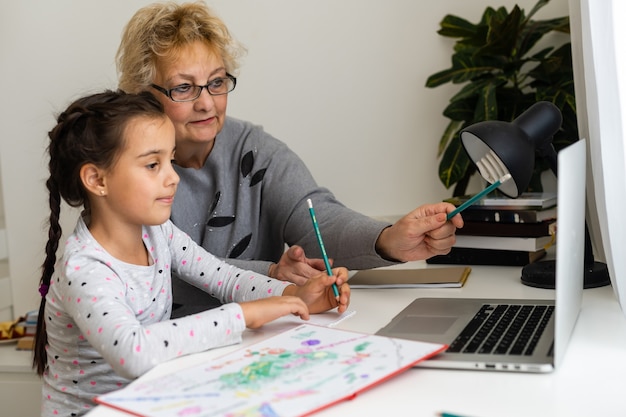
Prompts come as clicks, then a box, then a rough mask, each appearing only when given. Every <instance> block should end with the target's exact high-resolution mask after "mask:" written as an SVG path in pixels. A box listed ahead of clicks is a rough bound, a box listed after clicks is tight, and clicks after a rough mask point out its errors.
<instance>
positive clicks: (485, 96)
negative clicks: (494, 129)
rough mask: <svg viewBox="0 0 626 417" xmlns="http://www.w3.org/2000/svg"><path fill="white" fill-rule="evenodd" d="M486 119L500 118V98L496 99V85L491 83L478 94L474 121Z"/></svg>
mask: <svg viewBox="0 0 626 417" xmlns="http://www.w3.org/2000/svg"><path fill="white" fill-rule="evenodd" d="M484 120H498V100H497V99H496V86H495V85H493V84H491V83H489V84H487V85H485V86H484V87H483V89H482V91H481V92H480V94H479V96H478V102H477V103H476V110H475V112H474V122H480V121H484Z"/></svg>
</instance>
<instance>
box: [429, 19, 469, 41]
mask: <svg viewBox="0 0 626 417" xmlns="http://www.w3.org/2000/svg"><path fill="white" fill-rule="evenodd" d="M439 26H440V28H441V29H439V30H438V31H437V33H438V34H440V35H441V36H446V37H448V38H469V37H472V36H474V35H475V34H476V25H474V24H473V23H470V22H468V21H467V20H465V19H462V18H460V17H457V16H453V15H447V16H445V17H444V18H443V20H442V21H441V22H440V23H439Z"/></svg>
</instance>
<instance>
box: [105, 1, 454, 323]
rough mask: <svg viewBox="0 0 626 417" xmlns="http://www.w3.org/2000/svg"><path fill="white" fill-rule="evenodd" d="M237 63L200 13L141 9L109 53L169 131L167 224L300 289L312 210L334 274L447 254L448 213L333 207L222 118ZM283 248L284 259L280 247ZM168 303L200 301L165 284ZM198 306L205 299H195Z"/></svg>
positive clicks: (260, 135) (226, 40)
mask: <svg viewBox="0 0 626 417" xmlns="http://www.w3.org/2000/svg"><path fill="white" fill-rule="evenodd" d="M243 52H245V51H244V48H243V47H241V46H240V45H239V44H238V43H237V41H236V40H235V39H233V37H231V35H230V33H229V31H228V29H227V27H226V26H225V24H224V23H223V22H222V21H221V20H220V19H219V18H218V17H217V16H216V15H215V14H214V13H213V12H212V11H211V10H210V9H208V8H207V7H206V6H205V5H204V4H202V3H198V2H196V3H187V4H176V3H157V4H152V5H149V6H146V7H144V8H142V9H140V10H139V11H137V13H136V14H135V15H134V16H133V17H132V18H131V20H130V21H129V23H128V24H127V26H126V28H125V30H124V33H123V37H122V42H121V44H120V47H119V50H118V53H117V68H118V73H119V87H120V89H122V90H124V91H127V92H135V93H136V92H140V91H152V92H153V94H155V95H156V97H157V98H158V100H159V101H161V102H162V103H163V106H164V107H165V112H166V113H167V115H168V116H169V117H170V119H171V120H172V122H173V123H174V126H175V131H176V156H175V159H176V161H175V162H176V171H177V173H178V174H179V176H180V184H179V186H178V191H177V194H176V199H175V202H174V206H173V209H172V217H171V219H172V221H173V222H174V223H175V224H176V225H177V226H178V227H179V228H181V229H182V230H183V231H185V232H187V233H188V234H189V235H190V236H191V238H192V239H193V240H194V241H196V242H198V243H199V244H200V245H202V246H203V247H204V248H206V249H207V250H208V251H209V252H211V253H213V254H215V255H216V256H219V257H223V258H228V259H229V263H232V264H234V265H236V266H239V267H241V268H245V269H251V270H256V271H258V272H260V273H263V274H267V275H269V276H271V277H274V278H278V279H282V280H289V281H292V282H295V283H297V284H302V283H303V282H305V280H306V279H307V278H308V277H310V276H312V275H314V274H315V273H316V272H318V271H319V270H323V269H324V263H323V261H322V260H321V259H319V258H308V257H307V256H306V255H309V256H310V255H311V254H319V248H318V246H317V245H318V243H317V241H316V237H315V233H314V230H313V228H312V226H311V219H310V217H309V211H308V207H307V202H306V201H307V199H309V198H310V199H311V200H312V201H313V204H314V206H315V209H316V216H317V220H318V222H319V224H320V226H321V228H322V230H323V233H324V241H325V245H326V249H327V251H328V253H329V254H330V256H331V257H332V258H333V263H334V265H335V266H345V267H347V268H349V269H367V268H373V267H380V266H385V265H391V264H394V263H397V262H405V261H411V260H419V259H426V258H429V257H431V256H434V255H438V254H445V253H448V252H449V250H450V247H451V246H452V245H453V244H454V242H455V235H454V233H455V230H456V227H462V225H463V221H462V219H461V216H455V217H454V218H453V219H452V220H451V221H447V220H446V213H447V212H450V211H452V210H453V209H454V206H452V205H451V204H447V203H438V204H430V205H424V206H421V207H418V208H417V209H415V210H413V211H412V212H410V213H409V214H407V215H406V216H404V217H403V218H402V219H400V220H399V221H398V222H397V223H396V224H394V225H390V224H388V223H384V222H379V221H375V220H373V219H371V218H368V217H366V216H364V215H362V214H359V213H357V212H355V211H353V210H350V209H349V208H347V207H345V206H344V205H342V204H341V203H340V202H339V201H337V200H336V198H335V197H334V195H333V194H332V193H331V192H330V191H329V190H327V189H326V188H322V187H320V186H318V185H317V184H316V182H315V180H314V179H313V177H312V175H311V173H310V172H309V170H308V169H307V167H306V166H305V165H304V163H303V162H302V160H301V159H300V158H299V157H298V156H297V155H296V154H295V153H293V152H292V151H291V150H290V149H289V148H288V147H287V146H286V145H285V144H284V143H283V142H281V141H279V140H277V139H276V138H274V137H272V136H271V135H269V134H268V133H266V132H264V131H263V129H262V128H261V127H260V126H257V125H254V124H252V123H250V122H247V121H242V120H237V119H235V118H232V117H228V116H226V108H227V104H228V93H230V92H231V91H233V90H234V89H235V86H236V85H237V79H236V74H237V70H238V58H239V57H240V56H241V55H242V53H243ZM286 247H287V248H288V249H287V250H286V251H285V248H286ZM174 288H175V291H174V297H175V298H174V301H175V303H177V304H184V305H185V306H186V308H185V309H184V310H181V311H179V312H176V311H175V314H183V313H189V312H191V311H194V310H203V309H206V307H207V303H209V300H207V299H206V294H205V293H204V292H201V291H199V290H197V289H195V288H193V287H189V286H187V287H185V286H183V283H182V282H179V281H177V280H176V279H175V282H174ZM203 297H204V299H203Z"/></svg>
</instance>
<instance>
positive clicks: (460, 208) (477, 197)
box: [446, 174, 511, 220]
mask: <svg viewBox="0 0 626 417" xmlns="http://www.w3.org/2000/svg"><path fill="white" fill-rule="evenodd" d="M510 179H511V174H506V175H504V176H503V177H502V178H500V179H499V180H497V181H496V182H494V183H493V184H491V185H490V186H489V187H487V188H485V189H484V190H482V191H481V192H479V193H478V194H476V195H475V196H473V197H472V198H470V199H469V200H467V201H466V202H465V203H463V204H461V205H460V206H458V207H457V208H455V209H454V210H452V211H451V212H450V213H448V215H447V216H446V220H450V219H451V218H453V217H454V216H456V215H457V214H459V213H460V212H462V211H463V210H465V209H466V208H468V207H469V206H471V205H472V204H474V203H475V202H477V201H478V200H480V199H481V198H483V197H484V196H486V195H487V194H489V193H490V192H492V191H493V190H495V189H496V188H498V187H499V186H500V185H502V183H503V182H506V181H508V180H510Z"/></svg>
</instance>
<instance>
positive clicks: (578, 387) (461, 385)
mask: <svg viewBox="0 0 626 417" xmlns="http://www.w3.org/2000/svg"><path fill="white" fill-rule="evenodd" d="M424 265H425V264H424V263H416V264H409V265H403V266H402V267H415V266H420V267H421V266H424ZM430 267H434V266H430ZM472 269H473V270H472V273H471V275H470V277H469V279H468V281H467V283H466V284H465V286H464V287H463V288H461V289H421V290H418V289H409V290H407V289H384V290H364V289H359V290H352V301H351V308H352V309H354V310H356V312H357V314H356V315H355V316H353V317H351V318H349V319H347V320H345V321H344V322H342V323H341V324H340V325H339V326H338V327H340V328H343V329H347V330H355V331H359V332H366V333H374V332H376V331H377V330H378V329H380V328H381V327H383V326H384V325H385V324H387V323H388V322H389V320H391V318H392V317H393V316H394V315H396V314H397V313H398V312H400V310H402V309H403V308H404V307H405V306H406V305H407V304H409V303H410V302H411V301H412V300H413V299H414V298H417V297H420V296H423V297H449V296H453V297H494V298H500V297H503V298H554V291H552V290H542V289H537V288H531V287H527V286H524V285H522V284H521V283H520V280H519V271H520V268H509V267H478V266H475V267H473V268H472ZM271 334H272V325H271V324H269V325H267V326H265V327H264V328H263V329H261V330H257V331H248V332H247V333H246V334H245V335H244V342H243V343H244V345H246V344H250V343H253V342H255V341H258V340H260V339H261V338H265V337H267V336H269V335H271ZM241 347H242V345H237V346H231V347H227V348H222V349H215V350H212V351H208V352H204V353H200V354H196V355H191V356H188V357H184V358H179V359H176V360H174V361H171V362H168V363H164V364H162V365H159V366H158V367H157V368H155V369H153V370H152V371H151V372H149V373H147V374H146V375H144V376H143V377H142V379H148V378H153V377H155V376H158V375H162V374H164V373H167V372H169V371H171V370H175V369H180V368H181V367H186V366H192V365H194V364H197V363H201V362H203V361H206V360H210V359H211V358H213V357H216V356H219V355H222V354H224V353H226V352H229V351H231V350H234V349H238V348H241ZM625 380H626V318H625V317H624V315H623V314H622V312H621V310H620V308H619V305H618V303H617V301H616V298H615V296H614V294H613V290H612V288H611V287H604V288H596V289H588V290H585V291H584V295H583V307H582V311H581V313H580V316H579V318H578V322H577V324H576V328H575V329H574V333H573V335H572V340H571V343H570V345H569V348H568V351H567V354H566V356H565V359H564V361H563V366H562V367H561V369H558V370H557V371H556V372H553V373H550V374H521V373H505V372H490V371H449V370H434V369H423V368H416V369H411V370H409V371H407V372H405V373H403V374H401V375H399V376H397V377H395V378H392V379H391V380H389V381H386V382H384V383H383V384H380V385H378V386H376V387H374V388H373V389H371V390H369V391H367V392H364V393H362V394H361V395H359V396H357V397H356V398H355V399H354V400H352V401H346V402H344V403H341V404H338V405H335V406H333V407H330V408H328V409H326V410H323V411H321V412H319V413H318V414H316V415H319V416H320V417H335V416H336V417H346V416H374V415H377V416H384V415H411V416H427V417H434V416H436V415H437V414H438V413H439V412H441V411H447V412H451V413H456V414H459V415H462V416H469V417H503V416H507V417H518V416H519V417H528V416H550V417H554V416H563V417H565V416H567V417H575V416H581V417H583V416H584V417H588V416H603V417H604V416H618V415H619V416H623V415H626V392H625V391H624V388H623V387H624V386H626V383H625ZM88 416H89V417H105V416H106V417H115V416H126V414H124V413H121V412H118V411H114V410H112V409H109V408H106V407H102V406H100V407H97V408H96V409H94V410H93V411H91V412H90V413H89V414H88Z"/></svg>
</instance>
